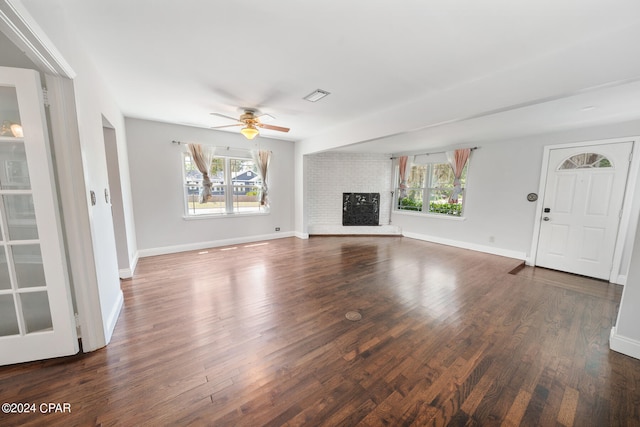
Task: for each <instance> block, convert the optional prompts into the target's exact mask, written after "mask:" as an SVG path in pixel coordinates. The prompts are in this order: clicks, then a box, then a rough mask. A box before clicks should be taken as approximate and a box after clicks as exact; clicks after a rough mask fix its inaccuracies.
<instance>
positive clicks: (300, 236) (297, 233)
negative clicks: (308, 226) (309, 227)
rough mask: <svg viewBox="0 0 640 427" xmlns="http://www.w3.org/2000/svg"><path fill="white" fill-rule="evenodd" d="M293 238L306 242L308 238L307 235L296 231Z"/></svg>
mask: <svg viewBox="0 0 640 427" xmlns="http://www.w3.org/2000/svg"><path fill="white" fill-rule="evenodd" d="M295 237H297V238H298V239H303V240H306V239H308V238H309V233H300V232H298V231H296V232H295Z"/></svg>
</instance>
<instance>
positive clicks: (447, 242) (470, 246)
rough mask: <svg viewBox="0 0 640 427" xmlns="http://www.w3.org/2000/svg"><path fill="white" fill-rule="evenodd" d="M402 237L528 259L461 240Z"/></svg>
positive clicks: (406, 234) (408, 235)
mask: <svg viewBox="0 0 640 427" xmlns="http://www.w3.org/2000/svg"><path fill="white" fill-rule="evenodd" d="M402 235H403V236H405V237H409V238H411V239H418V240H425V241H427V242H432V243H439V244H441V245H447V246H454V247H456V248H461V249H470V250H472V251H477V252H484V253H488V254H492V255H499V256H503V257H507V258H515V259H519V260H526V259H527V254H526V253H524V252H518V251H512V250H508V249H502V248H495V247H492V246H483V245H478V244H476V243H469V242H461V241H459V240H451V239H445V238H442V237H436V236H428V235H425V234H417V233H411V232H403V233H402Z"/></svg>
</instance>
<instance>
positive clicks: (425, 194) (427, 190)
mask: <svg viewBox="0 0 640 427" xmlns="http://www.w3.org/2000/svg"><path fill="white" fill-rule="evenodd" d="M470 163H471V161H470V159H469V160H467V163H466V165H465V168H466V174H465V185H464V186H462V187H461V189H462V191H461V192H460V194H459V197H461V198H462V203H461V205H462V207H461V211H460V215H451V214H447V213H438V212H431V211H429V205H430V197H431V193H432V191H433V190H436V191H437V190H438V189H439V187H433V186H430V185H431V184H432V179H433V177H432V175H433V171H432V167H433V165H438V164H448V163H446V162H442V161H439V162H429V163H424V164H423V163H415V162H413V161H410V162H408V163H407V169H409V170H410V169H411V168H412V167H413V166H425V167H426V169H427V170H426V173H425V177H424V181H423V182H422V184H423V186H422V187H417V188H414V189H413V190H415V191H420V192H421V193H422V207H421V209H420V210H411V209H400V208H399V197H400V187H399V182H400V181H399V180H400V165H399V164H398V163H396V164H395V173H394V181H393V182H394V184H393V185H394V187H393V191H394V194H393V199H394V200H393V213H398V214H401V215H409V216H427V217H433V218H445V219H454V220H462V221H464V220H465V219H466V216H465V210H466V203H465V200H466V195H467V182H466V181H467V177H468V175H469V164H470ZM408 173H409V172H408ZM411 190H412V189H411V188H407V191H411ZM425 200H426V203H425ZM425 205H426V206H425ZM425 207H426V210H425Z"/></svg>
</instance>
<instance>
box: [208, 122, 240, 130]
mask: <svg viewBox="0 0 640 427" xmlns="http://www.w3.org/2000/svg"><path fill="white" fill-rule="evenodd" d="M242 125H244V123H236V124H235V125H224V126H214V127H212V128H211V129H221V128H230V127H235V126H242Z"/></svg>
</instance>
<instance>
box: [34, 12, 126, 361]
mask: <svg viewBox="0 0 640 427" xmlns="http://www.w3.org/2000/svg"><path fill="white" fill-rule="evenodd" d="M23 4H24V6H25V7H26V9H27V10H28V12H29V13H30V14H31V15H32V16H33V18H34V19H35V21H36V22H37V23H38V24H39V26H40V27H41V28H42V29H43V30H44V32H45V33H46V35H47V36H48V38H49V39H50V40H51V41H52V42H53V44H54V45H55V47H56V48H57V50H58V51H59V52H60V53H61V54H62V56H63V57H64V59H65V60H66V61H67V62H68V63H69V64H70V65H71V67H72V68H73V70H74V71H75V72H76V74H77V76H76V77H75V78H74V80H73V86H74V92H75V104H76V109H77V122H78V134H79V139H80V145H81V151H82V153H81V156H82V165H81V166H79V167H81V168H82V173H83V175H84V182H85V186H86V191H85V194H84V197H85V198H86V209H87V212H86V213H85V215H88V217H89V224H90V229H89V230H87V232H88V233H90V235H91V248H90V249H91V251H92V252H93V254H92V255H93V256H92V259H93V264H94V266H95V270H94V274H95V276H94V277H89V278H88V282H87V283H82V284H78V283H77V281H76V286H82V287H83V292H89V293H91V292H95V291H96V288H97V293H98V298H99V305H100V312H101V313H100V317H101V318H102V321H103V330H102V333H103V340H102V341H103V342H102V343H100V342H95V343H92V344H91V345H86V346H85V349H88V350H91V349H94V348H98V347H100V346H101V345H105V344H106V343H108V342H109V340H110V338H111V334H112V333H113V329H114V328H115V324H116V321H117V318H118V315H119V312H120V308H121V306H122V302H123V296H122V291H121V289H120V278H119V275H118V261H117V256H116V246H115V237H114V228H113V221H112V217H111V206H110V205H109V204H108V203H107V202H106V201H105V198H104V190H105V189H108V188H109V181H108V174H107V161H106V155H105V146H104V135H103V122H102V120H103V117H105V118H106V119H107V120H108V121H109V123H111V124H112V125H113V127H114V130H115V137H116V140H117V143H118V153H120V154H119V155H120V158H119V165H120V181H121V183H122V197H123V202H124V214H125V227H126V230H127V232H126V234H127V240H128V246H129V248H130V249H129V251H130V254H129V259H130V260H133V253H134V252H135V249H136V242H135V226H134V220H133V210H132V208H131V193H130V191H129V173H128V159H127V156H126V151H127V150H126V135H125V133H124V117H123V115H122V113H121V111H120V110H119V108H118V106H117V105H116V102H115V100H114V99H113V98H112V96H111V94H110V92H109V88H108V86H107V85H106V84H105V82H104V81H103V80H102V77H101V76H100V72H99V70H98V69H97V68H96V67H95V65H94V64H93V62H92V61H91V59H90V56H89V55H88V53H87V52H89V50H88V49H85V47H84V46H83V45H82V40H81V39H80V38H78V37H76V36H75V34H74V33H73V30H72V28H73V23H72V22H69V21H67V19H66V16H65V14H64V12H63V8H62V7H60V4H59V2H58V1H48V2H32V1H28V0H27V1H23ZM91 190H92V191H95V193H96V196H97V203H96V205H95V206H91V203H90V197H89V191H91ZM71 262H72V263H74V262H75V263H78V262H85V260H77V259H72V260H71ZM85 314H86V313H85ZM82 315H83V313H81V316H82ZM85 332H86V331H85ZM83 341H84V340H83ZM100 344H101V345H100ZM87 347H88V348H87Z"/></svg>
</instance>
